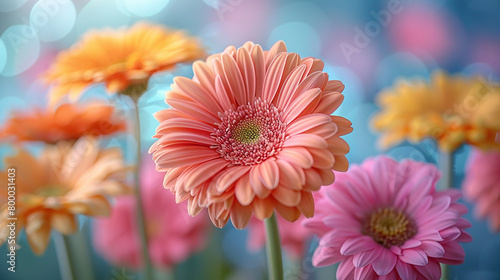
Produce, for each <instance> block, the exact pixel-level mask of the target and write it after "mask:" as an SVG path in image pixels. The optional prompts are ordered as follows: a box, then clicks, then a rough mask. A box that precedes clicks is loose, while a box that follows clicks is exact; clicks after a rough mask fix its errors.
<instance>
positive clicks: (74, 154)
mask: <svg viewBox="0 0 500 280" xmlns="http://www.w3.org/2000/svg"><path fill="white" fill-rule="evenodd" d="M5 163H6V164H7V166H9V167H12V168H15V169H16V174H17V176H16V179H15V186H16V202H17V203H16V210H15V217H16V218H17V220H16V223H17V226H16V230H17V231H19V230H20V229H21V228H23V227H24V228H25V231H26V236H27V238H28V241H29V244H30V247H31V249H32V250H33V252H35V253H36V254H42V253H43V252H44V251H45V249H46V248H47V245H48V243H49V237H50V233H51V230H52V229H55V230H56V231H59V232H60V233H62V234H71V233H74V232H75V231H76V230H77V229H78V226H77V215H86V216H106V215H109V213H110V210H111V206H110V205H109V201H108V198H109V196H116V195H120V194H127V193H129V192H130V190H129V187H128V186H127V185H126V175H127V171H129V167H127V166H126V165H125V164H124V161H123V157H122V154H121V151H120V150H119V149H117V148H114V149H105V150H101V149H100V148H99V146H98V144H97V142H96V140H95V139H93V138H81V139H80V140H78V141H77V142H76V143H75V144H74V145H72V144H71V143H68V142H59V143H58V144H56V145H54V146H47V147H46V148H45V149H44V150H43V151H42V153H41V155H40V156H39V157H35V156H33V155H31V154H29V153H28V152H26V151H23V150H20V151H19V152H18V153H17V155H16V156H11V157H7V158H6V159H5ZM7 178H8V172H7V170H5V171H2V172H0V179H2V180H3V181H5V182H7ZM2 190H3V192H2V193H1V194H0V204H1V205H2V206H1V215H2V222H1V223H0V225H1V226H2V227H1V231H0V243H4V242H5V241H6V240H7V237H8V236H9V232H8V230H7V226H6V225H7V224H8V222H9V221H8V220H7V218H8V217H9V215H8V214H9V211H8V204H7V184H4V187H2Z"/></svg>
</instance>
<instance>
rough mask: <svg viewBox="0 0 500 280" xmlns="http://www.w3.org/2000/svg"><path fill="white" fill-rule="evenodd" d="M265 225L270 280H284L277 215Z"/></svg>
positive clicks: (266, 221) (270, 218)
mask: <svg viewBox="0 0 500 280" xmlns="http://www.w3.org/2000/svg"><path fill="white" fill-rule="evenodd" d="M264 223H265V226H266V237H267V242H266V253H267V269H268V272H269V273H268V274H269V280H283V260H282V258H281V242H280V235H279V231H278V223H277V221H276V215H275V214H274V213H273V215H272V216H271V217H269V218H267V219H266V220H265V221H264Z"/></svg>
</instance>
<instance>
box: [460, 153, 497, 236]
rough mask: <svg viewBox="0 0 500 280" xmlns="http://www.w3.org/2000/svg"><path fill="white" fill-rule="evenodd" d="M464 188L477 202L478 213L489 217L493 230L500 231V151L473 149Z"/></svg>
mask: <svg viewBox="0 0 500 280" xmlns="http://www.w3.org/2000/svg"><path fill="white" fill-rule="evenodd" d="M463 190H464V195H465V197H466V198H468V199H469V200H471V201H473V202H475V203H476V209H475V213H476V215H477V216H478V217H482V218H484V217H488V218H489V220H490V223H491V227H492V228H493V230H494V231H497V232H498V231H500V151H495V150H490V151H482V150H477V149H474V150H472V151H471V155H470V156H469V159H468V164H467V172H466V173H465V180H464V182H463Z"/></svg>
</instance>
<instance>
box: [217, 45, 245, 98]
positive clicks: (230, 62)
mask: <svg viewBox="0 0 500 280" xmlns="http://www.w3.org/2000/svg"><path fill="white" fill-rule="evenodd" d="M221 59H222V67H223V69H224V77H225V84H227V86H228V87H229V91H230V92H231V93H232V95H233V96H234V99H235V100H236V102H237V105H244V104H247V103H248V100H247V95H246V93H245V86H244V84H243V77H242V75H241V73H240V69H239V68H238V64H236V61H235V59H234V58H233V57H232V56H231V55H227V54H223V55H222V57H221Z"/></svg>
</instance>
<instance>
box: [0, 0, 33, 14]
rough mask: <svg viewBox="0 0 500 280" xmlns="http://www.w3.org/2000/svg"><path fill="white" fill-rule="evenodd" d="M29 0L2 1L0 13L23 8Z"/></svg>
mask: <svg viewBox="0 0 500 280" xmlns="http://www.w3.org/2000/svg"><path fill="white" fill-rule="evenodd" d="M26 2H28V0H2V1H0V12H2V13H7V12H12V11H15V10H17V9H19V8H21V7H22V6H23V5H24V4H25V3H26Z"/></svg>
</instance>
